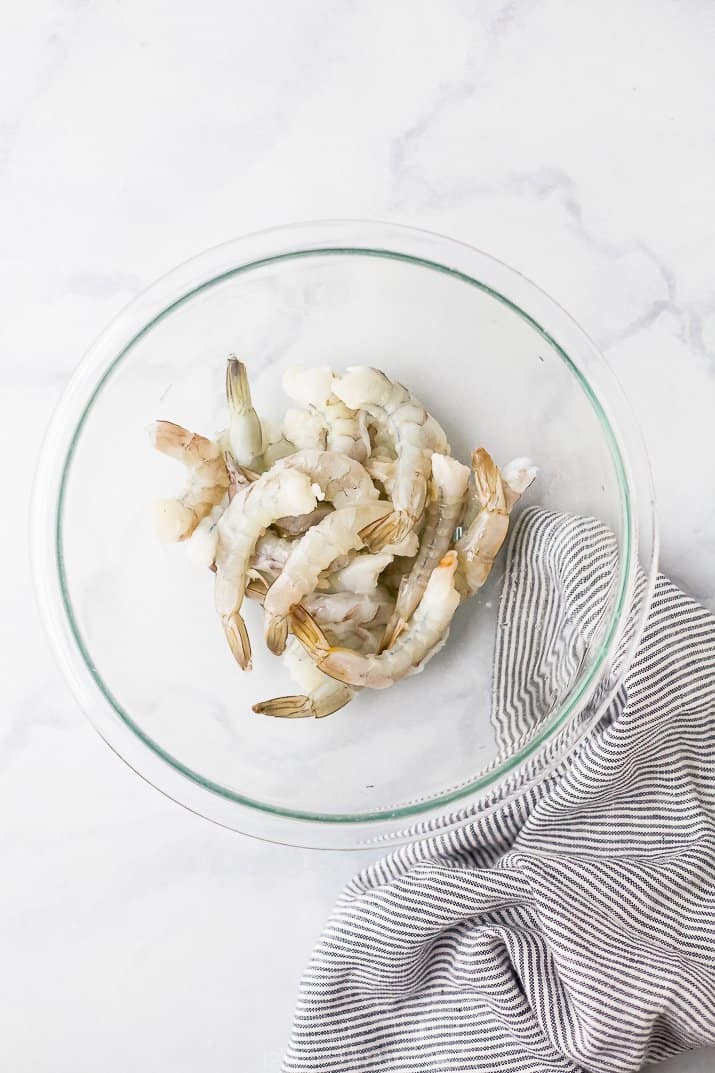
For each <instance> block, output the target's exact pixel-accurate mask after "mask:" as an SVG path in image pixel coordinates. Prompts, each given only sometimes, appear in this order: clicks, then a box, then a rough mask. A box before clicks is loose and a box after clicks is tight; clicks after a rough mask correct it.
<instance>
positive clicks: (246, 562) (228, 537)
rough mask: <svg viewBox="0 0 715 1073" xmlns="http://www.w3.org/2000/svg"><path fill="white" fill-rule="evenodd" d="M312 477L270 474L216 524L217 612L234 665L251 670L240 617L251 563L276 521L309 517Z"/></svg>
mask: <svg viewBox="0 0 715 1073" xmlns="http://www.w3.org/2000/svg"><path fill="white" fill-rule="evenodd" d="M316 502H317V500H316V496H315V492H314V491H313V487H312V482H311V479H310V477H309V476H308V475H307V474H306V473H303V472H302V470H299V469H283V470H280V471H278V472H274V471H270V472H268V473H265V474H263V475H262V476H261V477H259V478H258V480H256V481H254V482H253V483H252V484H249V485H248V486H247V487H246V488H244V489H242V490H241V491H240V492H239V493H238V495H236V496H234V498H233V499H232V500H231V502H230V503H229V505H228V507H227V508H226V510H225V511H224V513H223V515H222V516H221V518H220V520H219V523H218V544H217V548H216V585H215V599H216V610H217V611H218V614H219V617H220V618H221V622H222V624H223V628H224V632H225V634H226V638H227V640H228V643H229V646H230V648H231V651H232V652H233V654H234V656H235V658H236V661H237V662H238V663H239V664H240V666H241V667H243V668H244V669H248V668H250V662H251V643H250V641H249V638H248V631H247V630H246V626H245V624H244V622H243V619H242V618H241V615H240V613H239V612H240V609H241V603H242V601H243V596H244V590H245V587H246V579H247V574H248V570H249V567H250V559H251V555H252V554H253V551H254V549H255V547H256V544H257V543H258V541H259V539H260V537H261V536H262V535H263V533H264V532H265V531H266V529H267V528H268V526H269V525H270V524H271V522H273V521H274V520H275V519H276V518H280V517H282V516H283V515H285V514H307V513H308V512H309V511H311V510H313V509H314V507H315V505H316Z"/></svg>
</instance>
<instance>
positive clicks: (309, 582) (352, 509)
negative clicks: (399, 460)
mask: <svg viewBox="0 0 715 1073" xmlns="http://www.w3.org/2000/svg"><path fill="white" fill-rule="evenodd" d="M353 464H354V465H358V463H357V462H355V463H353ZM287 472H290V471H287ZM296 472H297V471H296ZM368 480H369V478H368ZM389 510H390V504H389V503H363V504H362V505H361V506H349V507H343V508H342V509H339V510H334V511H333V513H332V514H328V515H327V517H325V518H323V520H322V522H320V523H319V524H318V525H314V526H313V528H312V529H309V530H308V532H307V533H306V534H305V536H303V537H301V539H300V540H299V541H298V542H297V543H296V546H295V548H294V549H293V551H292V552H291V554H290V557H289V559H288V562H287V563H286V564H285V566H284V568H283V571H282V573H281V575H280V577H278V578H276V580H275V581H274V583H273V584H272V585H271V588H270V590H269V592H268V595H267V596H266V601H265V604H264V610H265V612H266V643H267V645H268V647H269V648H270V650H271V652H275V653H276V655H280V653H281V652H282V651H283V649H284V648H285V643H286V637H287V634H288V614H289V612H290V611H291V608H293V607H294V605H295V604H298V603H300V601H301V600H302V599H303V597H304V596H306V595H307V594H308V593H311V592H313V591H314V589H315V587H316V585H317V583H318V578H319V577H320V574H321V573H322V571H323V570H327V569H328V567H329V566H330V565H331V564H332V563H333V562H334V561H335V560H336V559H338V558H339V557H341V556H343V555H346V554H347V553H348V552H349V551H353V550H355V549H358V548H361V547H362V546H363V541H362V538H361V537H360V530H361V529H362V528H364V526H366V525H368V524H369V523H370V522H373V521H375V519H377V518H380V517H382V516H383V515H384V514H386V513H387V512H388V511H389Z"/></svg>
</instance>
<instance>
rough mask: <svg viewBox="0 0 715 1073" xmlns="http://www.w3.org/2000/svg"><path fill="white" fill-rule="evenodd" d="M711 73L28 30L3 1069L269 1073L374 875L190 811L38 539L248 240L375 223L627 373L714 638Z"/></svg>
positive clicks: (506, 30) (619, 62)
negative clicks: (166, 278) (65, 406)
mask: <svg viewBox="0 0 715 1073" xmlns="http://www.w3.org/2000/svg"><path fill="white" fill-rule="evenodd" d="M714 45H715V8H714V7H713V4H712V3H711V2H710V0H700V2H698V0H683V2H680V3H677V2H675V0H631V2H630V3H628V4H623V3H622V2H619V0H599V2H598V3H596V2H595V0H583V2H581V3H578V4H574V3H570V2H569V0H541V2H538V0H509V2H504V0H502V2H492V0H484V2H482V3H477V2H476V0H471V2H469V0H442V2H441V3H439V4H437V3H434V4H430V3H427V2H422V0H397V2H394V0H387V2H378V0H374V2H373V0H365V2H362V3H355V2H354V0H309V2H306V3H302V4H295V3H290V2H288V0H284V2H279V3H276V2H270V0H269V2H267V3H265V4H256V3H247V2H246V0H230V2H218V0H208V2H207V3H205V4H196V3H193V2H191V3H189V2H187V0H175V2H174V3H168V2H160V0H141V2H139V0H126V2H124V3H121V4H120V3H115V2H112V0H95V2H93V0H30V2H29V3H25V2H21V0H5V3H4V4H3V5H2V6H1V9H0V50H1V51H2V55H1V56H0V220H2V227H1V234H2V242H1V245H0V272H1V273H2V293H3V313H2V317H0V340H1V343H0V408H1V409H2V420H1V421H0V443H1V444H2V457H3V459H4V460H5V466H4V472H3V484H4V489H5V492H4V498H5V514H4V518H5V525H4V526H3V529H2V535H1V536H0V546H1V548H2V556H1V557H0V562H1V564H2V565H1V566H0V572H1V574H2V594H3V600H2V611H1V612H0V636H1V644H0V649H1V651H2V653H3V657H2V696H3V702H4V704H3V716H4V717H3V719H2V723H1V725H0V735H1V742H0V845H1V846H2V883H1V886H0V889H1V890H2V895H0V904H1V905H2V912H1V913H0V949H2V954H3V956H2V959H1V961H0V1009H2V1022H3V1028H2V1031H0V1064H1V1065H2V1067H3V1068H7V1069H12V1070H13V1071H14V1073H30V1071H32V1073H44V1071H50V1070H52V1071H53V1073H63V1071H65V1070H67V1071H70V1070H72V1071H73V1073H85V1071H87V1073H89V1071H90V1070H94V1069H97V1068H102V1069H103V1070H105V1071H106V1073H115V1071H116V1073H119V1071H120V1070H121V1071H124V1070H125V1069H141V1070H152V1071H153V1070H157V1071H162V1070H172V1073H182V1071H184V1070H185V1071H187V1073H188V1071H189V1070H191V1071H193V1070H195V1069H197V1068H210V1069H211V1070H212V1071H215V1073H220V1071H228V1070H237V1069H242V1070H244V1069H245V1070H249V1069H250V1070H252V1071H254V1073H261V1071H264V1070H265V1071H273V1070H276V1069H277V1068H278V1064H279V1056H280V1054H281V1052H282V1049H283V1046H284V1042H285V1039H286V1035H287V1031H288V1026H289V1019H290V1011H291V1007H292V1002H293V995H294V991H295V986H296V981H297V978H298V975H299V972H300V970H301V967H302V965H303V963H304V961H305V959H306V957H307V956H308V953H309V950H310V947H311V945H312V943H313V941H314V940H315V938H316V937H317V935H318V932H319V929H320V926H321V922H322V920H323V918H324V917H325V915H326V914H327V912H328V911H329V908H330V905H331V903H332V901H333V899H334V897H335V895H336V893H337V892H338V890H339V888H340V886H341V884H342V883H343V882H344V881H345V880H346V879H347V878H348V877H349V876H350V874H351V873H352V872H353V871H354V870H355V869H356V868H357V867H358V866H359V865H360V864H361V863H363V861H364V858H363V857H362V856H360V855H357V854H355V855H351V854H348V853H342V854H317V853H312V852H308V851H298V850H288V849H283V848H279V847H274V846H271V845H264V844H260V843H258V842H252V841H250V840H248V839H244V838H242V837H240V836H238V835H234V834H231V833H229V832H228V831H225V830H221V829H219V828H216V827H212V826H211V825H210V824H209V823H207V822H206V821H203V820H200V819H198V818H196V817H194V816H192V815H190V814H188V813H186V812H184V811H182V810H181V809H180V808H179V807H178V806H176V805H173V804H172V803H170V802H168V801H166V800H164V799H163V798H162V797H161V796H160V795H159V794H158V793H157V792H155V791H154V790H152V789H150V788H149V787H148V786H146V785H144V784H143V783H142V782H140V780H139V779H137V778H136V777H135V776H134V775H133V774H132V773H131V772H130V771H129V770H128V769H127V768H126V767H125V766H124V765H123V764H122V763H121V762H120V761H119V760H117V759H116V757H114V756H113V755H112V754H111V753H110V751H109V750H108V749H107V748H106V747H105V746H104V745H103V744H102V742H101V741H100V740H99V739H98V737H97V736H96V734H95V733H94V731H93V730H92V729H91V728H90V726H89V725H88V723H87V722H86V721H85V719H84V717H83V716H82V714H81V713H80V712H79V711H78V709H77V706H76V705H75V703H74V702H73V700H72V697H71V696H70V695H69V693H68V690H67V689H66V687H65V686H64V684H63V682H62V681H61V679H60V676H59V674H58V672H57V670H56V669H55V666H54V664H53V661H52V658H51V656H50V654H49V651H48V648H47V645H46V643H45V640H44V637H43V635H42V633H41V630H40V626H39V622H38V618H37V614H36V611H35V607H34V604H33V599H32V594H31V582H30V572H29V564H28V559H27V534H26V517H27V510H28V500H29V486H30V481H31V479H32V473H33V468H34V464H35V458H36V454H37V445H38V440H39V438H40V435H41V432H42V429H43V426H44V424H45V422H46V420H47V419H48V417H49V415H50V412H51V410H52V408H53V406H54V405H55V403H56V402H57V400H58V398H59V395H60V393H61V391H62V388H63V386H64V384H65V382H66V380H67V378H68V376H69V374H70V372H71V370H72V368H73V367H74V365H75V364H76V362H77V361H78V359H79V357H80V356H81V354H82V352H83V351H84V349H85V348H86V347H87V345H88V344H89V343H90V342H91V340H92V339H93V337H94V336H95V334H96V333H97V332H98V331H99V330H100V329H101V327H102V326H103V325H104V323H105V322H106V321H107V319H108V318H109V317H111V316H112V315H113V314H114V313H116V312H117V311H118V310H119V309H120V308H121V307H122V306H123V305H124V304H125V302H126V301H127V300H128V299H130V298H131V297H132V296H133V295H134V294H136V293H137V291H139V290H140V289H141V288H142V287H143V286H144V285H145V284H147V283H149V282H150V281H151V280H152V279H154V278H155V277H156V276H157V275H158V274H160V273H162V272H164V271H165V270H167V269H169V268H170V267H172V265H174V264H175V263H176V262H178V261H180V260H182V259H184V258H186V257H188V256H190V255H191V254H193V253H195V252H197V251H199V250H201V249H202V248H204V247H207V246H210V245H212V244H214V243H217V242H220V241H221V240H223V239H224V238H226V237H229V236H233V235H237V234H240V233H242V232H245V231H249V230H254V229H257V228H260V227H264V226H269V225H273V224H276V223H281V222H287V221H291V220H295V219H301V218H311V217H327V216H361V215H364V216H371V217H378V218H390V219H394V220H397V221H400V222H405V223H414V224H419V225H421V226H425V227H428V228H433V229H435V230H440V231H443V232H447V233H450V234H453V235H455V236H457V237H460V238H463V239H465V240H467V241H469V242H472V243H474V244H476V245H478V246H481V247H483V248H484V249H486V250H488V251H489V252H491V253H493V254H495V255H496V256H498V257H500V258H502V259H504V260H506V261H507V262H509V263H511V264H513V265H514V266H515V267H517V268H520V269H521V270H522V271H523V272H524V273H526V274H527V275H529V276H531V277H532V278H533V279H535V280H536V281H537V282H539V283H540V284H541V285H542V286H543V287H544V288H545V289H546V290H548V291H549V292H550V293H551V294H552V295H553V296H554V297H556V298H557V299H558V300H559V301H560V302H561V303H562V304H563V305H564V306H566V308H567V309H569V310H570V311H571V312H572V313H573V314H574V315H575V316H576V318H577V319H578V320H580V321H581V323H582V324H583V325H584V327H585V328H586V329H587V330H588V331H589V332H590V333H591V334H592V335H593V336H594V337H595V339H596V340H597V341H598V342H599V343H600V344H601V345H602V346H603V348H604V350H605V352H606V354H607V356H608V358H609V360H610V361H611V362H612V364H613V366H614V367H615V369H616V371H617V372H618V373H619V374H620V376H621V378H622V380H623V382H624V384H625V386H626V388H627V390H628V392H629V393H630V395H631V398H632V401H633V405H634V409H635V411H636V413H637V416H638V418H639V420H640V422H641V423H642V426H643V428H644V431H645V434H646V436H647V439H648V443H649V446H650V451H651V454H652V459H653V465H654V468H655V473H656V480H657V484H658V491H659V496H660V518H661V523H662V536H663V547H662V564H663V567H664V569H665V570H666V571H667V572H669V573H670V574H671V575H672V576H674V577H675V578H676V579H678V580H679V581H680V582H681V583H683V584H684V585H686V586H687V587H688V588H689V589H690V590H691V591H692V592H694V593H695V594H696V595H698V596H699V597H700V598H701V599H702V600H703V602H705V603H706V604H707V605H708V606H710V607H714V608H715V498H714V497H713V495H712V491H713V481H712V475H711V466H712V459H713V456H714V453H715V435H714V433H713V431H712V429H713V417H714V416H715V277H714V276H713V271H712V262H713V249H714V243H715V213H714V212H713V191H714V190H715V133H714V128H713V124H712V102H713V99H714V94H715V68H713V64H712V55H713V46H714ZM708 422H709V423H710V429H709V430H708V427H707V425H708ZM266 935H271V936H272V939H271V943H270V949H266V946H265V941H266V940H265V937H266ZM713 1066H715V1050H712V1051H710V1052H709V1053H701V1054H695V1055H690V1056H688V1057H687V1058H682V1059H679V1060H678V1061H674V1062H672V1063H670V1064H669V1065H668V1067H667V1068H668V1069H669V1070H671V1071H675V1070H680V1071H681V1073H684V1071H685V1070H689V1071H690V1073H695V1071H700V1073H705V1071H706V1070H710V1069H712V1068H713ZM664 1068H665V1067H664Z"/></svg>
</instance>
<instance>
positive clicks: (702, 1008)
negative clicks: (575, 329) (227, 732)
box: [284, 510, 715, 1073]
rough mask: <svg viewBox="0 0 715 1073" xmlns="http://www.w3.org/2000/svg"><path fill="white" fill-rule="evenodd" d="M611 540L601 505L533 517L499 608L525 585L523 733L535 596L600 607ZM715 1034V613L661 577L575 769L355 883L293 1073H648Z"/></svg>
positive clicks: (502, 703) (509, 691) (515, 667)
mask: <svg viewBox="0 0 715 1073" xmlns="http://www.w3.org/2000/svg"><path fill="white" fill-rule="evenodd" d="M612 553H613V548H612V541H611V540H610V539H609V535H608V533H607V532H606V531H605V530H603V529H602V528H601V527H600V526H599V525H598V523H594V522H593V521H592V520H586V519H575V518H572V517H569V518H566V517H559V516H556V515H553V514H550V513H548V512H545V511H540V510H531V511H528V512H525V513H524V514H523V515H522V517H521V519H520V521H519V522H518V523H517V526H516V527H515V532H514V535H513V537H512V541H511V545H510V556H511V559H510V567H509V569H508V571H507V576H506V579H505V586H504V592H503V596H502V601H501V609H500V615H501V616H502V621H503V622H505V621H506V622H508V621H509V620H508V616H509V615H510V613H511V611H512V610H513V607H514V602H515V601H517V600H518V601H519V602H520V605H521V606H520V613H519V615H518V619H515V620H514V621H517V620H518V621H519V623H520V624H521V631H520V632H517V631H515V630H511V629H509V628H507V629H505V630H499V631H498V635H499V636H500V637H501V638H502V641H501V642H500V644H499V647H498V650H497V652H496V665H495V675H494V681H495V691H494V697H495V711H494V713H493V717H494V719H495V727H496V729H497V731H498V733H499V735H500V740H501V742H502V743H503V744H507V742H508V740H509V739H510V738H511V737H513V736H514V735H517V736H518V737H520V738H521V737H523V735H524V734H525V733H528V732H529V729H530V728H529V706H528V696H529V692H528V691H529V688H530V687H531V686H532V685H533V682H534V680H535V679H534V676H537V677H538V675H540V674H543V671H544V667H543V666H542V665H541V664H538V665H537V664H536V663H535V662H534V661H535V660H539V659H540V657H539V655H538V654H537V653H536V646H532V645H530V644H529V637H528V636H525V635H524V632H523V624H524V623H528V622H529V621H532V622H535V621H538V615H534V614H530V611H533V610H535V609H537V606H540V607H541V611H543V609H544V608H545V607H547V605H548V607H549V614H548V615H542V616H541V621H542V622H548V621H552V622H556V621H557V620H558V619H559V616H560V615H561V614H569V615H570V614H572V613H575V614H577V615H578V616H581V619H582V621H583V622H588V621H589V608H590V607H592V606H593V605H592V603H591V601H590V597H589V593H592V592H593V591H594V590H595V589H596V588H597V587H598V585H599V584H600V583H601V582H599V580H598V579H601V581H602V580H603V578H604V577H605V573H604V570H603V567H604V564H605V562H606V560H607V558H608V556H609V555H612ZM545 563H547V564H548V566H547V567H545V566H544V564H545ZM606 573H608V571H606ZM579 581H580V583H578V582H579ZM517 585H518V592H517ZM557 598H558V600H561V601H564V600H565V601H567V603H566V604H563V603H561V604H560V605H558V606H557V604H558V600H557ZM538 647H539V651H540V652H542V653H543V651H545V650H546V649H548V643H546V644H544V642H543V639H542V643H540V645H539V646H538ZM558 662H559V661H554V663H558ZM539 688H542V689H548V688H549V683H548V682H547V681H542V682H540V687H539ZM713 1042H715V619H714V618H713V616H712V615H710V614H709V613H708V612H707V611H705V610H703V608H701V607H699V606H698V605H697V604H696V603H694V602H693V600H691V599H690V598H689V597H687V596H685V595H683V593H681V592H680V591H678V589H676V588H675V587H674V586H673V585H672V584H671V583H670V582H669V581H667V580H666V579H665V578H663V577H660V578H659V579H658V582H657V585H656V590H655V597H654V601H653V605H652V609H651V613H650V616H649V620H648V623H647V626H646V629H645V632H644V635H643V637H642V640H641V643H640V646H639V648H638V651H637V654H636V657H635V659H634V661H633V662H632V664H631V666H630V669H629V671H628V673H627V676H626V680H625V689H624V690H622V691H621V695H620V697H619V699H618V701H617V702H616V703H615V704H614V705H613V706H612V709H611V711H610V713H609V714H608V716H607V717H606V718H604V719H602V720H601V722H600V723H599V725H598V727H597V728H596V731H595V732H593V733H591V735H590V736H589V737H588V738H587V739H586V740H585V741H584V742H583V743H582V744H581V745H580V746H579V748H578V749H577V751H576V752H575V754H573V755H572V756H571V758H570V759H569V760H568V761H566V762H565V763H563V764H562V766H561V768H560V769H559V770H558V772H557V773H556V777H554V776H553V775H550V777H549V778H548V779H546V780H544V781H543V782H542V783H541V784H540V785H539V786H538V787H536V788H534V789H531V790H530V791H528V792H527V793H526V794H524V795H523V796H522V797H521V798H520V800H518V801H517V802H516V803H514V802H511V803H508V802H507V803H504V804H503V805H501V806H500V807H498V808H497V809H496V810H495V811H493V810H492V811H490V812H488V813H484V814H482V815H475V816H472V817H471V818H467V819H466V820H465V822H464V823H463V824H462V825H460V826H459V827H458V828H457V829H453V830H450V831H445V832H442V833H436V834H432V835H431V836H428V837H426V838H423V839H421V840H419V841H417V842H414V843H412V844H411V845H408V846H406V847H403V848H401V849H399V850H398V851H396V852H394V853H392V854H391V855H390V856H389V857H386V858H384V859H383V860H382V861H380V862H378V863H377V864H375V865H372V866H370V867H369V868H367V869H366V870H365V871H363V872H362V873H361V874H360V875H358V876H357V877H356V878H355V879H354V880H353V881H352V883H351V884H350V885H349V886H348V888H347V890H346V891H345V892H344V894H343V896H342V898H341V899H340V901H339V902H338V905H337V907H336V909H335V911H334V913H333V916H332V919H331V920H330V921H329V923H328V925H327V927H326V929H325V932H324V934H323V937H322V939H321V940H320V942H319V944H318V946H317V948H316V950H315V951H314V954H313V957H312V960H311V962H310V965H309V967H308V969H307V971H306V973H305V976H304V979H303V981H302V985H301V993H300V998H299V1002H298V1007H297V1010H296V1014H295V1019H294V1024H293V1033H292V1042H291V1045H290V1048H289V1052H288V1055H287V1056H286V1058H285V1062H284V1070H285V1071H286V1073H298V1071H300V1073H308V1071H310V1073H368V1071H369V1073H387V1071H390V1073H392V1071H398V1070H399V1071H400V1073H441V1071H445V1073H446V1071H449V1073H453V1071H454V1073H456V1071H464V1073H466V1071H470V1073H471V1071H485V1073H486V1071H488V1073H494V1071H504V1073H512V1071H513V1073H545V1071H563V1073H581V1071H586V1070H587V1071H590V1073H594V1071H598V1073H606V1071H608V1073H628V1071H632V1070H637V1069H640V1067H641V1066H642V1065H643V1064H644V1063H645V1062H647V1061H658V1060H660V1059H665V1058H667V1057H669V1056H671V1055H673V1054H675V1053H677V1052H678V1051H681V1050H684V1049H688V1048H693V1047H697V1046H700V1045H703V1044H706V1043H713Z"/></svg>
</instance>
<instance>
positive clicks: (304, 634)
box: [290, 604, 331, 664]
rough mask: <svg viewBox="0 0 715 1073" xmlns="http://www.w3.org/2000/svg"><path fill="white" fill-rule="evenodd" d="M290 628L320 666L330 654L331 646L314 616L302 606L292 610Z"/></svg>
mask: <svg viewBox="0 0 715 1073" xmlns="http://www.w3.org/2000/svg"><path fill="white" fill-rule="evenodd" d="M290 626H291V630H292V632H293V635H294V636H295V637H296V638H297V639H298V640H299V641H300V643H301V644H302V646H303V648H305V650H306V651H307V653H308V655H309V656H310V658H311V659H312V660H313V662H314V663H317V664H320V662H321V660H323V659H325V658H326V656H328V654H329V653H330V649H331V645H330V642H329V641H328V638H327V637H326V636H325V634H324V633H323V631H322V630H321V628H320V626H319V625H318V623H317V622H316V621H315V619H314V618H313V616H312V615H311V614H310V613H309V612H308V611H306V609H305V608H304V607H303V605H302V604H296V605H295V607H293V608H292V609H291V613H290Z"/></svg>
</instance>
